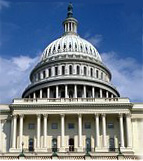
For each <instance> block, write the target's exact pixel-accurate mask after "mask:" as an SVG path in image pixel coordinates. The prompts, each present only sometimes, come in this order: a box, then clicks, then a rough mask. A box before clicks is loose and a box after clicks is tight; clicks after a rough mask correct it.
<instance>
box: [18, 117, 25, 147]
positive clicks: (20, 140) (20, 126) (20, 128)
mask: <svg viewBox="0 0 143 161" xmlns="http://www.w3.org/2000/svg"><path fill="white" fill-rule="evenodd" d="M23 117H24V115H20V118H19V119H20V123H19V148H20V149H22V141H23Z"/></svg>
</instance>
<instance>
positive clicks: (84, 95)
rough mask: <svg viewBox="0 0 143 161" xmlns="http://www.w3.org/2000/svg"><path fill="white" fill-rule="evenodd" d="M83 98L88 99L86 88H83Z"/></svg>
mask: <svg viewBox="0 0 143 161" xmlns="http://www.w3.org/2000/svg"><path fill="white" fill-rule="evenodd" d="M83 98H86V86H83Z"/></svg>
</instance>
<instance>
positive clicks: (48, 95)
mask: <svg viewBox="0 0 143 161" xmlns="http://www.w3.org/2000/svg"><path fill="white" fill-rule="evenodd" d="M47 98H50V87H48V88H47Z"/></svg>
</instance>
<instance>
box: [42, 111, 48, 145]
mask: <svg viewBox="0 0 143 161" xmlns="http://www.w3.org/2000/svg"><path fill="white" fill-rule="evenodd" d="M47 117H48V115H47V114H44V126H43V134H44V148H47Z"/></svg>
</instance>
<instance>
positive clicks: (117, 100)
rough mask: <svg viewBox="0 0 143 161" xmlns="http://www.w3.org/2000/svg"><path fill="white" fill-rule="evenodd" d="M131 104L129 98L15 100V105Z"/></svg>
mask: <svg viewBox="0 0 143 161" xmlns="http://www.w3.org/2000/svg"><path fill="white" fill-rule="evenodd" d="M73 102H74V103H82V102H83V103H130V101H129V99H128V98H119V97H115V98H49V99H47V98H42V99H40V98H37V99H33V98H23V99H14V100H13V104H23V103H40V104H41V103H42V104H47V103H48V104H49V103H58V104H59V103H73Z"/></svg>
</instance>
